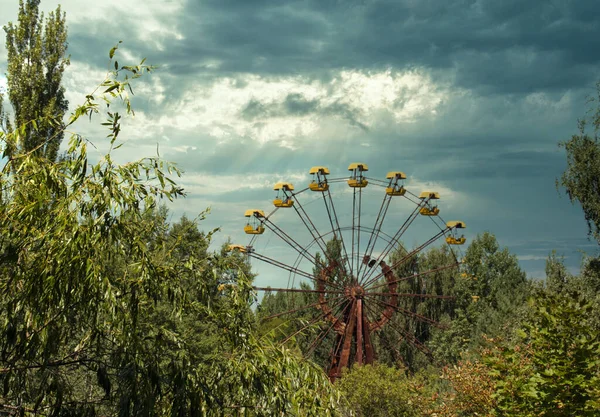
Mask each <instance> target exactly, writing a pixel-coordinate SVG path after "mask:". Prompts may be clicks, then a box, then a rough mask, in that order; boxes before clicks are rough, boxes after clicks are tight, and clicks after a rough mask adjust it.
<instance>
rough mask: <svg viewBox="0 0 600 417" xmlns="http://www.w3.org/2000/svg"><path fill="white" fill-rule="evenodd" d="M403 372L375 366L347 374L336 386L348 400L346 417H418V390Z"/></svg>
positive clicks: (354, 369) (366, 366)
mask: <svg viewBox="0 0 600 417" xmlns="http://www.w3.org/2000/svg"><path fill="white" fill-rule="evenodd" d="M413 382H414V381H411V379H409V378H408V377H407V376H406V372H405V371H404V370H401V369H397V368H393V367H389V366H386V365H380V364H374V365H365V366H355V367H353V368H352V369H351V370H349V371H346V372H344V374H343V376H342V378H341V379H340V380H339V381H338V382H337V383H336V387H337V388H338V389H339V390H340V392H341V393H342V396H343V398H344V400H345V410H344V415H347V416H356V417H378V416H385V417H392V416H395V417H409V416H417V415H418V414H417V410H416V409H417V403H416V401H415V399H416V396H415V395H414V392H415V391H416V388H415V387H414V386H413V385H412V383H413Z"/></svg>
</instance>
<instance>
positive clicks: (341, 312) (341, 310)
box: [304, 300, 351, 358]
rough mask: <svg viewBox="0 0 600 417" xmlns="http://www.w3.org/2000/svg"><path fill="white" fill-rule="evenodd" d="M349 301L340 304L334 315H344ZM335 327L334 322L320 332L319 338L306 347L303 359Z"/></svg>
mask: <svg viewBox="0 0 600 417" xmlns="http://www.w3.org/2000/svg"><path fill="white" fill-rule="evenodd" d="M350 304H351V303H350V300H347V302H346V304H341V305H340V306H339V307H338V309H337V312H336V313H335V315H336V316H340V315H342V316H343V315H344V314H345V312H346V310H347V309H348V307H349V306H350ZM334 327H335V322H334V323H331V325H330V326H329V327H328V328H327V329H326V330H323V331H322V332H321V334H320V335H319V337H317V338H316V339H315V340H314V341H313V342H312V343H311V344H310V346H309V347H308V349H307V350H306V353H305V354H304V358H308V356H309V355H310V354H311V353H312V352H313V351H314V350H315V349H316V348H317V347H318V346H319V345H320V344H321V343H322V342H323V340H324V339H325V338H326V337H327V335H328V334H329V333H330V332H331V330H332V329H333V328H334Z"/></svg>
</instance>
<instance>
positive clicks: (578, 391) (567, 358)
mask: <svg viewBox="0 0 600 417" xmlns="http://www.w3.org/2000/svg"><path fill="white" fill-rule="evenodd" d="M532 310H533V315H532V320H531V321H530V322H528V323H526V324H525V325H524V326H523V328H522V329H521V330H520V332H519V334H520V338H521V340H520V342H519V343H516V344H514V345H513V344H509V345H508V346H505V347H499V348H495V349H493V350H492V353H488V354H487V355H486V358H485V360H486V363H487V364H488V366H489V367H490V368H491V370H492V372H491V375H492V376H493V378H494V379H495V382H496V390H495V394H494V396H495V399H496V401H497V407H498V410H499V412H500V413H501V414H502V415H506V416H575V415H577V416H593V415H597V410H598V406H600V389H599V387H600V361H599V360H598V357H599V356H600V334H599V333H598V331H597V330H596V329H594V326H593V325H592V323H591V320H590V319H589V314H590V312H591V310H592V306H591V304H590V303H589V302H588V300H586V299H585V297H582V296H581V294H579V293H569V294H555V293H552V292H540V293H538V294H536V297H535V298H534V299H532Z"/></svg>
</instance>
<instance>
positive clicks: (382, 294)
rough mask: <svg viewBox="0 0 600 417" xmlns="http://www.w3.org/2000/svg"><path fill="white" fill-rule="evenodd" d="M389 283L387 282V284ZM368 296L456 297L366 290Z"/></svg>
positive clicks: (440, 298)
mask: <svg viewBox="0 0 600 417" xmlns="http://www.w3.org/2000/svg"><path fill="white" fill-rule="evenodd" d="M386 285H387V284H386ZM365 295H367V296H382V297H392V296H396V297H400V298H433V299H437V300H454V299H456V297H454V296H452V295H437V294H413V293H391V292H366V293H365Z"/></svg>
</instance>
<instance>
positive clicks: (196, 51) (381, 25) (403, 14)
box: [71, 0, 600, 93]
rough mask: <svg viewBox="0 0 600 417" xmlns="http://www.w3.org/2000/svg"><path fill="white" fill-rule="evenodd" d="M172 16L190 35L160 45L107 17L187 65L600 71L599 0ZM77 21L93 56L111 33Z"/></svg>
mask: <svg viewBox="0 0 600 417" xmlns="http://www.w3.org/2000/svg"><path fill="white" fill-rule="evenodd" d="M175 19H176V20H174V22H175V23H173V24H174V26H175V29H176V30H177V31H179V32H180V33H181V34H182V35H183V39H181V40H179V39H175V38H172V37H171V38H169V37H165V38H164V39H162V40H161V41H162V43H163V44H164V45H163V46H164V47H163V50H162V51H153V52H151V51H152V48H151V47H149V45H148V42H141V41H139V40H136V37H137V36H136V32H138V33H139V32H140V31H143V30H144V28H143V26H140V27H134V25H124V24H121V23H119V22H117V21H116V20H115V21H112V22H101V23H98V25H102V27H103V31H104V33H106V29H107V26H108V28H109V29H110V32H111V33H113V34H114V35H115V36H117V37H118V38H119V39H125V40H126V41H127V44H128V45H130V46H133V48H134V49H135V50H137V51H139V53H141V54H142V55H143V56H148V58H149V60H150V62H153V63H159V64H167V65H168V67H169V71H170V72H171V73H173V74H174V75H177V76H179V77H193V76H194V75H195V74H197V73H198V72H199V71H201V72H202V73H203V74H204V75H205V76H207V75H209V74H212V75H213V76H223V75H232V74H235V73H239V72H243V73H256V74H263V75H271V76H277V75H291V74H312V75H313V76H319V77H327V76H328V75H329V72H330V71H331V70H339V69H344V68H354V69H364V70H368V69H381V68H387V67H392V68H394V69H407V68H414V67H425V68H428V69H431V70H432V71H434V72H435V71H438V72H435V73H436V74H439V75H443V76H448V77H453V79H454V81H455V82H456V83H458V85H459V86H462V87H467V88H470V89H480V90H481V91H482V92H485V93H491V92H497V93H524V92H531V91H538V90H541V89H545V90H561V89H568V88H578V87H582V86H587V85H589V84H590V83H591V82H592V81H593V80H595V78H596V77H597V76H598V75H599V74H598V70H597V66H598V64H599V63H600V55H599V54H598V53H597V51H598V50H600V6H599V5H598V3H597V1H596V0H573V1H543V0H538V1H517V0H502V1H498V0H479V1H475V0H472V1H471V0H448V1H433V0H429V1H414V2H410V1H398V0H345V1H333V0H332V1H327V0H319V1H316V0H314V1H299V0H298V1H285V2H273V1H249V0H238V1H223V0H218V1H217V0H215V1H189V2H188V3H187V4H186V5H185V7H184V9H183V10H182V11H181V12H180V14H179V15H178V16H176V17H175ZM71 33H74V34H76V36H75V37H73V39H76V40H72V41H71V42H72V53H73V51H75V52H77V53H80V52H81V53H83V54H86V58H85V59H86V60H87V58H88V57H87V54H89V52H87V51H88V50H86V45H95V44H101V43H102V41H103V39H98V36H95V34H96V33H99V31H98V30H96V28H94V24H93V23H92V24H85V25H83V24H80V25H76V26H75V27H73V28H72V31H71ZM85 34H88V35H87V36H86V35H85ZM80 35H82V36H81V38H80V39H77V38H78V37H79V36H80ZM114 41H116V39H115V40H111V42H109V45H110V44H112V43H113V42H114ZM86 52H87V53H86ZM209 61H214V62H217V63H218V65H207V62H209Z"/></svg>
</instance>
